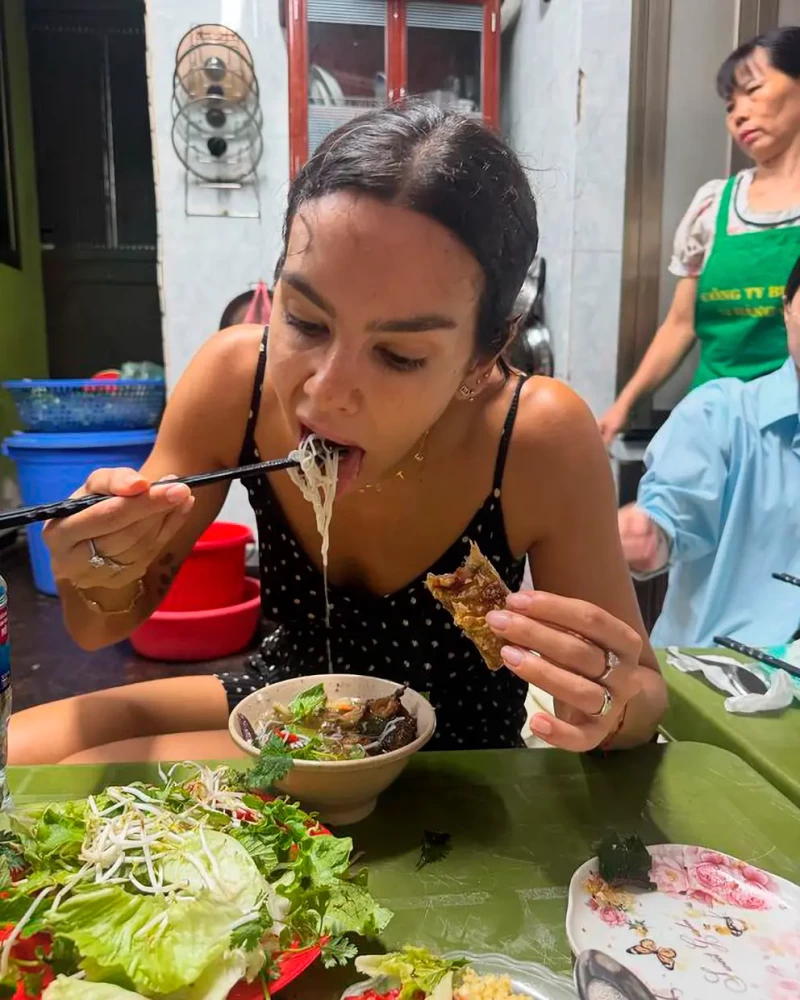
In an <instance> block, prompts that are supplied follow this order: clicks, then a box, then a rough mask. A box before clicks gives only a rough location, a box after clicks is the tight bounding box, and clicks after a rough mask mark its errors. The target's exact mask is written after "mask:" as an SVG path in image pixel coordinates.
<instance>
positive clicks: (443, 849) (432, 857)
mask: <svg viewBox="0 0 800 1000" xmlns="http://www.w3.org/2000/svg"><path fill="white" fill-rule="evenodd" d="M452 839H453V836H452V834H450V833H445V832H444V831H441V830H425V831H423V834H422V844H421V846H420V851H419V860H418V861H417V871H420V869H422V868H424V867H425V866H426V865H432V864H433V863H434V862H436V861H442V860H443V859H444V858H446V857H447V855H448V854H449V853H450V851H451V850H452V844H451V841H452Z"/></svg>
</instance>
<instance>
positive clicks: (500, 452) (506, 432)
mask: <svg viewBox="0 0 800 1000" xmlns="http://www.w3.org/2000/svg"><path fill="white" fill-rule="evenodd" d="M527 381H528V376H527V375H520V377H519V381H518V382H517V388H516V389H515V390H514V398H513V399H512V400H511V406H509V408H508V415H507V416H506V422H505V424H504V425H503V436H502V437H501V438H500V447H499V448H498V449H497V464H496V465H495V468H494V483H492V489H493V490H494V492H495V493H497V492H498V491H499V490H500V487H501V486H502V485H503V473H504V472H505V469H506V459H507V458H508V446H509V444H510V443H511V432H512V431H513V430H514V421H515V420H516V418H517V410H518V409H519V397H520V393H521V392H522V387H523V385H525V383H526V382H527Z"/></svg>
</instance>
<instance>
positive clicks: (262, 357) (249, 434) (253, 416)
mask: <svg viewBox="0 0 800 1000" xmlns="http://www.w3.org/2000/svg"><path fill="white" fill-rule="evenodd" d="M268 333H269V327H268V326H265V327H264V332H263V334H262V335H261V347H260V348H259V350H258V363H257V364H256V374H255V379H254V381H253V392H252V394H251V396H250V412H249V413H248V415H247V427H246V428H245V432H244V441H243V442H242V450H241V453H240V455H239V464H240V465H241V464H243V463H244V462H246V461H247V460H248V457H249V456H250V455H252V454H253V453H254V451H255V432H256V424H257V423H258V409H259V407H260V405H261V392H262V389H263V386H264V369H265V368H266V366H267V334H268Z"/></svg>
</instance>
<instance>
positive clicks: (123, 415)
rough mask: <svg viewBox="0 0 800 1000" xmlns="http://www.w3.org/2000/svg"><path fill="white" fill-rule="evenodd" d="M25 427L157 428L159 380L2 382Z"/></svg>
mask: <svg viewBox="0 0 800 1000" xmlns="http://www.w3.org/2000/svg"><path fill="white" fill-rule="evenodd" d="M3 388H4V389H7V390H8V391H9V392H10V393H11V396H12V398H13V400H14V403H15V404H16V407H17V413H18V414H19V419H20V421H21V422H22V424H23V426H24V427H25V429H26V430H29V431H37V432H39V433H42V434H66V433H70V434H76V433H85V432H87V431H133V430H145V429H146V428H149V427H157V426H158V422H159V420H160V419H161V414H162V412H163V410H164V399H165V396H166V387H165V384H164V379H143V378H126V379H71V378H69V379H67V378H65V379H17V380H14V381H11V382H3Z"/></svg>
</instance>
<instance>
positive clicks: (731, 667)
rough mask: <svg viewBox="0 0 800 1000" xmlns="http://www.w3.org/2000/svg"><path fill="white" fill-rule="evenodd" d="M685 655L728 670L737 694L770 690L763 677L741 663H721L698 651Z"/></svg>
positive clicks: (763, 692) (762, 692)
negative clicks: (698, 653)
mask: <svg viewBox="0 0 800 1000" xmlns="http://www.w3.org/2000/svg"><path fill="white" fill-rule="evenodd" d="M685 655H687V656H691V657H692V658H693V659H695V660H699V661H700V663H706V664H708V666H710V667H721V668H722V669H723V670H726V671H727V672H728V674H729V676H730V679H731V682H732V683H733V686H734V687H735V688H736V694H739V695H743V694H766V693H767V691H768V690H769V686H768V685H767V683H766V682H765V681H764V680H763V679H762V678H761V677H759V676H758V675H757V674H754V673H753V672H752V671H751V670H748V669H747V668H746V667H745V666H744V665H743V664H741V663H734V662H730V663H721V662H720V660H717V659H710V658H709V657H707V656H698V655H697V654H696V653H687V654H685Z"/></svg>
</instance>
